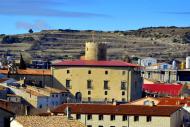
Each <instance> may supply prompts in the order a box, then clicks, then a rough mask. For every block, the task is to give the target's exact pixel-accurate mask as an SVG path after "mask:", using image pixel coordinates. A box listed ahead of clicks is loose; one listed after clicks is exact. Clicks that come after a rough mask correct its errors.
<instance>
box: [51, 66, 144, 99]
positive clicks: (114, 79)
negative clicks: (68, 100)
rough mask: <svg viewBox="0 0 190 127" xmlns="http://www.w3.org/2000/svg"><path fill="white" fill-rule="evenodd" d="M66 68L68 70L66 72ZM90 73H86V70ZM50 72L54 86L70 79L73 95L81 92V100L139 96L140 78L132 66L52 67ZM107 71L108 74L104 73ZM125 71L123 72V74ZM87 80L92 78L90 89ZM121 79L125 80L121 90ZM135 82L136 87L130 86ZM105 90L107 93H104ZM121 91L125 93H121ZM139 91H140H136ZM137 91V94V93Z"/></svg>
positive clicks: (64, 84)
mask: <svg viewBox="0 0 190 127" xmlns="http://www.w3.org/2000/svg"><path fill="white" fill-rule="evenodd" d="M67 70H69V71H70V73H69V74H67ZM89 70H90V71H91V74H88V71H89ZM52 71H53V72H52V73H53V76H54V80H53V84H54V86H55V87H56V86H57V87H59V86H60V85H62V86H64V87H66V80H70V84H71V88H70V89H69V90H70V91H71V93H72V94H73V95H75V94H76V93H77V92H81V93H82V97H83V100H87V98H88V97H91V100H96V101H98V100H100V101H102V100H104V99H105V98H107V99H108V101H111V100H112V99H113V98H114V99H115V100H118V101H121V100H122V98H125V100H126V101H127V100H128V101H130V100H131V96H132V95H133V99H134V98H135V99H136V98H140V97H141V96H139V94H141V89H140V91H138V90H137V89H138V88H141V85H142V81H141V80H142V78H141V77H140V74H137V73H134V72H133V70H132V68H127V67H123V68H122V67H120V68H119V67H58V66H57V67H55V68H52ZM105 71H108V74H107V75H106V74H105ZM123 71H125V74H123ZM87 80H92V89H87ZM104 80H108V82H109V83H108V86H109V89H108V90H104ZM121 81H125V82H126V90H121ZM135 81H136V82H137V84H136V85H137V87H132V86H131V85H135ZM88 91H91V95H88ZM105 91H107V92H108V95H105ZM122 91H123V92H125V95H122ZM138 92H140V93H138ZM137 93H138V94H137Z"/></svg>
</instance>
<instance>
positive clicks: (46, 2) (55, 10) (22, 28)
mask: <svg viewBox="0 0 190 127" xmlns="http://www.w3.org/2000/svg"><path fill="white" fill-rule="evenodd" d="M189 5H190V0H0V34H17V33H26V32H27V31H28V29H29V28H32V29H34V31H40V30H42V29H80V30H81V29H82V30H83V29H94V30H105V31H106V30H131V29H138V28H142V27H150V26H155V27H156V26H190V6H189Z"/></svg>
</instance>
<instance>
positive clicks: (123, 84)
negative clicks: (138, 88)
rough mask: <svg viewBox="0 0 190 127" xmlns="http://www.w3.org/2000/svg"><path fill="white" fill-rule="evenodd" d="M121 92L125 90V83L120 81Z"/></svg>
mask: <svg viewBox="0 0 190 127" xmlns="http://www.w3.org/2000/svg"><path fill="white" fill-rule="evenodd" d="M121 90H126V82H125V81H121Z"/></svg>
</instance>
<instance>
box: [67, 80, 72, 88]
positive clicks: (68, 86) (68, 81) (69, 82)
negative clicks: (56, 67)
mask: <svg viewBox="0 0 190 127" xmlns="http://www.w3.org/2000/svg"><path fill="white" fill-rule="evenodd" d="M66 88H67V89H70V88H71V80H66Z"/></svg>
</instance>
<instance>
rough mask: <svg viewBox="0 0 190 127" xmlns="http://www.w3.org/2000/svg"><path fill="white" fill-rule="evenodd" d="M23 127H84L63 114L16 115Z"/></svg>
mask: <svg viewBox="0 0 190 127" xmlns="http://www.w3.org/2000/svg"><path fill="white" fill-rule="evenodd" d="M15 119H16V120H17V121H18V122H19V123H21V124H22V125H23V127H85V125H84V124H82V123H80V122H79V121H76V120H68V119H67V118H66V117H65V116H17V117H16V118H15Z"/></svg>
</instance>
